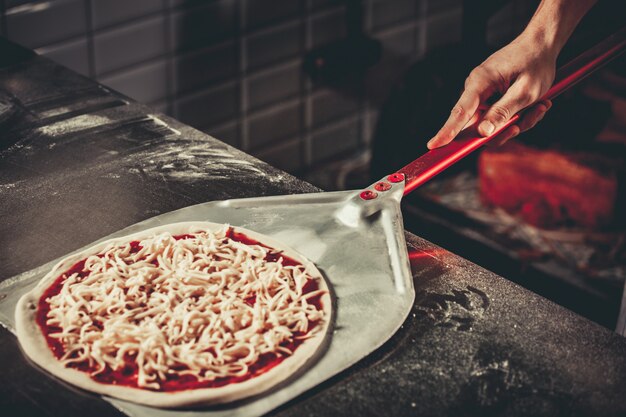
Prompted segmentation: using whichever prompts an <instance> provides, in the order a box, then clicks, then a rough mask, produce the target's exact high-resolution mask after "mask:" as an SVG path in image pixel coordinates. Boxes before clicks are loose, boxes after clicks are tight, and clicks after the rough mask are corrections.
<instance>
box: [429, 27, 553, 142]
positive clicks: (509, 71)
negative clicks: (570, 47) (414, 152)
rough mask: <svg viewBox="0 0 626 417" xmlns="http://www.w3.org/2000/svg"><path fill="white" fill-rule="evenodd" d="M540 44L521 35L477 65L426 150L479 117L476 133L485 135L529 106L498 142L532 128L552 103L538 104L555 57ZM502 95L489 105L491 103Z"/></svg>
mask: <svg viewBox="0 0 626 417" xmlns="http://www.w3.org/2000/svg"><path fill="white" fill-rule="evenodd" d="M540 45H541V44H540V43H538V42H537V41H536V40H535V39H534V38H533V37H532V36H529V35H524V34H522V35H520V36H519V37H518V38H517V39H515V40H514V41H513V42H511V43H510V44H508V45H507V46H505V47H504V48H502V49H500V50H499V51H497V52H495V53H494V54H493V55H491V56H490V57H489V58H487V60H486V61H485V62H483V63H482V64H480V65H479V66H478V67H476V68H475V69H474V70H473V71H472V72H471V73H470V75H469V77H467V79H466V80H465V89H464V91H463V93H462V94H461V98H459V101H458V102H457V103H456V105H455V106H454V108H453V109H452V112H451V113H450V116H449V118H448V120H447V121H446V123H445V124H444V126H443V127H442V128H441V129H440V130H439V132H438V133H437V134H436V135H435V136H434V137H433V138H432V139H431V140H430V141H429V142H428V145H427V146H428V148H429V149H434V148H438V147H440V146H443V145H446V144H448V143H450V142H451V141H452V140H453V139H454V138H455V137H456V136H457V135H458V134H459V132H460V131H461V130H462V129H463V128H464V127H465V126H466V125H468V124H472V123H474V122H476V121H478V120H479V119H480V123H479V125H478V133H479V134H481V135H483V136H489V135H490V134H491V133H493V132H495V131H497V130H498V129H500V128H501V127H502V125H503V124H505V123H506V122H507V121H508V120H509V119H510V118H511V117H513V116H514V115H515V114H516V113H517V112H519V111H520V110H522V109H524V108H526V107H529V106H530V107H529V108H528V109H527V110H526V111H525V112H524V114H523V115H522V116H521V118H520V120H519V121H518V122H516V124H514V125H512V126H509V127H508V128H506V129H505V130H504V131H502V132H501V133H500V134H499V135H498V138H497V143H498V144H502V143H504V142H506V141H507V140H509V139H511V138H513V137H515V136H517V135H518V134H519V133H520V132H523V131H525V130H528V129H530V128H532V127H533V126H535V125H536V124H537V123H538V122H539V121H540V120H541V119H542V118H543V116H544V115H545V113H546V112H547V111H548V110H549V109H550V107H551V106H552V103H551V102H550V100H544V101H540V102H537V100H538V99H539V98H541V96H543V94H545V92H546V91H548V89H549V88H550V86H551V85H552V82H553V81H554V74H555V67H556V56H557V54H558V51H555V50H554V49H553V48H548V47H542V46H540ZM500 95H501V97H500V98H499V99H498V100H497V101H496V102H495V103H493V104H489V103H490V99H491V100H493V98H494V96H495V97H498V96H500ZM483 109H485V110H486V111H485V112H484V115H483V112H482V111H481V110H483Z"/></svg>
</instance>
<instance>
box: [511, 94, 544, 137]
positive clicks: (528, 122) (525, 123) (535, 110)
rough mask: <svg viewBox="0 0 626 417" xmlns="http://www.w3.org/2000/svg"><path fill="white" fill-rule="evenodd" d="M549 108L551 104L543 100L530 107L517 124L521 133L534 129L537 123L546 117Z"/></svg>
mask: <svg viewBox="0 0 626 417" xmlns="http://www.w3.org/2000/svg"><path fill="white" fill-rule="evenodd" d="M550 107H552V102H551V101H550V100H544V101H540V102H539V103H537V104H534V105H533V106H532V107H530V108H529V109H528V110H526V111H525V112H524V114H523V115H522V118H521V120H520V121H519V122H518V123H517V125H518V126H519V128H520V130H521V131H522V132H525V131H527V130H528V129H531V128H532V127H534V126H535V125H536V124H537V123H539V122H540V121H541V119H543V117H544V116H545V115H546V112H547V111H548V110H550Z"/></svg>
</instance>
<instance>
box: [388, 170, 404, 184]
mask: <svg viewBox="0 0 626 417" xmlns="http://www.w3.org/2000/svg"><path fill="white" fill-rule="evenodd" d="M387 180H388V181H389V182H402V181H404V174H400V173H398V172H396V173H395V174H391V175H389V176H388V177H387Z"/></svg>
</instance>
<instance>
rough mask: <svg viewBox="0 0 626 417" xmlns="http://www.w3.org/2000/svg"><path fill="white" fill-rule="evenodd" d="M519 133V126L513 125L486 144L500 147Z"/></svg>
mask: <svg viewBox="0 0 626 417" xmlns="http://www.w3.org/2000/svg"><path fill="white" fill-rule="evenodd" d="M520 132H521V130H520V128H519V126H517V125H513V126H509V127H507V128H506V129H504V130H503V131H502V132H500V134H498V136H497V137H495V138H493V139H492V140H491V141H490V142H488V143H487V144H488V145H489V146H502V145H504V144H505V143H507V142H508V141H509V140H511V139H513V138H514V137H515V136H517V135H519V134H520Z"/></svg>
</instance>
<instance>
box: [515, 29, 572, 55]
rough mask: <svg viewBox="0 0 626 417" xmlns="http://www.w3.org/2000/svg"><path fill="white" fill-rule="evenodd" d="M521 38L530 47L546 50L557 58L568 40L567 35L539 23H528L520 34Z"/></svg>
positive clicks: (546, 52)
mask: <svg viewBox="0 0 626 417" xmlns="http://www.w3.org/2000/svg"><path fill="white" fill-rule="evenodd" d="M519 39H521V40H522V41H523V42H524V43H526V44H528V45H529V47H530V48H533V49H535V50H538V51H541V52H544V53H545V54H547V55H548V56H549V57H551V58H553V59H555V60H556V57H557V56H558V55H559V53H560V52H561V49H563V46H565V43H566V42H567V36H563V35H560V34H559V33H558V31H557V30H554V28H549V27H545V26H541V25H538V24H535V25H528V27H527V28H526V29H525V30H524V31H523V32H522V33H521V34H520V36H519Z"/></svg>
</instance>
